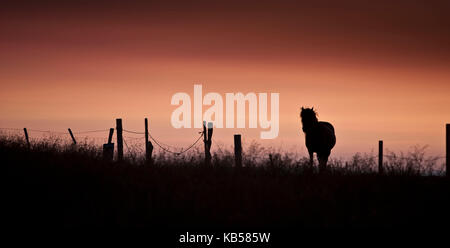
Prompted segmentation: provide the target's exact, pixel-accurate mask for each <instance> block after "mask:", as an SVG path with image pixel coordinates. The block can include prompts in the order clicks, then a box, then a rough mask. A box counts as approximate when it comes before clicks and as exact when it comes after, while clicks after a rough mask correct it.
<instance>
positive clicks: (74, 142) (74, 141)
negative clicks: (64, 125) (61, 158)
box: [68, 128, 77, 145]
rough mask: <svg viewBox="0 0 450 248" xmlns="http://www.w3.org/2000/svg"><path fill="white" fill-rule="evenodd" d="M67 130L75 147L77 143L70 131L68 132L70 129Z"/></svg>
mask: <svg viewBox="0 0 450 248" xmlns="http://www.w3.org/2000/svg"><path fill="white" fill-rule="evenodd" d="M68 130H69V134H70V137H72V141H73V144H74V145H76V144H77V141H76V140H75V137H74V136H73V133H72V130H70V128H69V129H68Z"/></svg>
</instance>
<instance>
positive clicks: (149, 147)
mask: <svg viewBox="0 0 450 248" xmlns="http://www.w3.org/2000/svg"><path fill="white" fill-rule="evenodd" d="M152 153H153V144H152V142H151V141H148V119H147V118H145V161H146V162H147V163H148V164H152V163H153V161H152Z"/></svg>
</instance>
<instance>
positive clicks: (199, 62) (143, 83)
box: [0, 0, 450, 157]
mask: <svg viewBox="0 0 450 248" xmlns="http://www.w3.org/2000/svg"><path fill="white" fill-rule="evenodd" d="M362 2H364V3H362ZM372 2H373V3H370V4H369V3H366V2H365V1H331V0H330V1H304V2H302V1H220V2H219V1H217V2H216V1H193V2H192V1H181V0H180V1H160V2H158V1H142V2H139V1H126V3H125V1H123V2H121V1H11V2H10V3H2V6H1V7H0V85H1V91H0V127H9V128H11V127H12V128H23V127H27V128H30V129H33V128H34V129H43V130H54V131H60V132H65V131H66V130H67V128H68V127H70V128H72V130H74V131H84V130H95V129H107V128H109V127H114V125H115V121H114V119H115V118H117V117H121V118H123V121H124V128H125V129H131V130H139V131H142V130H143V118H144V117H148V118H149V119H150V132H151V133H152V134H153V135H154V136H155V137H156V138H158V139H160V140H161V141H163V142H165V143H168V144H171V145H179V146H186V145H189V144H190V143H192V141H193V140H195V138H196V137H197V135H198V134H197V133H198V131H200V130H197V129H174V128H173V127H172V126H171V124H170V116H171V113H172V111H173V110H174V109H175V108H176V107H175V106H172V105H171V104H170V100H171V97H172V95H173V94H175V93H177V92H186V93H189V94H190V95H191V98H193V86H194V84H202V85H203V93H206V92H218V93H220V94H222V95H223V96H224V95H225V93H228V92H233V93H235V92H243V93H248V92H268V93H270V92H278V93H280V133H279V136H278V138H277V139H274V140H260V139H259V133H260V131H261V129H259V128H258V129H256V130H251V129H248V128H247V129H215V133H214V136H213V149H214V148H215V147H214V146H215V145H216V147H217V145H223V146H228V145H231V142H232V140H233V137H232V134H234V133H241V134H242V135H243V138H244V142H246V144H248V143H250V142H251V141H252V140H255V141H257V142H260V143H261V144H263V145H265V146H273V147H278V148H279V147H281V148H283V149H286V150H295V151H297V152H299V153H304V154H305V155H306V148H305V146H304V135H303V133H302V132H301V126H300V125H301V124H300V118H299V109H300V107H301V106H308V107H310V106H314V107H315V109H317V110H318V113H319V120H325V121H329V122H331V123H332V124H333V125H334V126H335V129H336V136H337V145H336V147H335V149H334V150H333V152H332V157H333V156H334V157H339V156H348V155H351V154H354V153H356V152H370V151H371V150H374V151H375V152H376V149H377V145H378V140H379V139H383V140H384V142H385V147H386V148H387V149H389V150H392V151H400V150H403V151H406V150H408V149H409V148H410V147H411V146H413V145H416V144H420V145H429V146H430V147H429V152H430V153H431V154H436V155H443V154H444V151H445V137H444V135H445V123H450V108H449V106H450V97H449V96H450V70H449V68H450V15H449V14H448V13H450V12H449V11H450V3H449V2H448V1H395V3H391V1H372ZM203 109H204V110H205V109H206V107H204V108H203ZM31 135H34V134H33V133H31ZM95 135H100V136H101V137H106V135H107V134H106V133H105V134H95ZM67 137H68V136H67ZM133 137H136V135H135V136H133Z"/></svg>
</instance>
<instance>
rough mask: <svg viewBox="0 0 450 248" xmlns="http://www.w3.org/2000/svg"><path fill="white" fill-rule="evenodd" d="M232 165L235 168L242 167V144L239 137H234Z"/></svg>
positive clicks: (236, 135)
mask: <svg viewBox="0 0 450 248" xmlns="http://www.w3.org/2000/svg"><path fill="white" fill-rule="evenodd" d="M234 163H235V166H236V167H242V143H241V135H240V134H235V135H234Z"/></svg>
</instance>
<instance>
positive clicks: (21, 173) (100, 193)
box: [0, 136, 450, 228]
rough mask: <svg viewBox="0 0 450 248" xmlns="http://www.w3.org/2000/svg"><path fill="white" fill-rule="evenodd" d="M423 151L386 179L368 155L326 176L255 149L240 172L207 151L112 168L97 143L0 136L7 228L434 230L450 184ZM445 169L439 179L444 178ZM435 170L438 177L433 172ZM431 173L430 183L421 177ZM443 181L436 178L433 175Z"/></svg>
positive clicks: (393, 162)
mask: <svg viewBox="0 0 450 248" xmlns="http://www.w3.org/2000/svg"><path fill="white" fill-rule="evenodd" d="M424 151H425V148H417V150H416V151H415V152H414V151H412V152H411V153H408V154H395V153H392V152H390V153H388V154H389V157H388V159H387V161H386V168H387V170H386V175H383V176H379V175H377V173H376V168H377V162H376V158H375V157H374V156H371V155H370V154H356V155H355V156H354V157H353V158H352V159H351V160H350V161H340V160H331V161H330V162H329V165H330V170H329V173H327V174H325V175H320V174H318V173H316V171H315V169H312V168H310V167H309V166H308V160H309V159H308V158H296V157H295V156H293V155H292V154H289V153H286V154H281V153H279V152H278V153H277V152H270V151H268V150H267V149H265V148H262V147H260V146H259V145H258V144H256V143H253V144H251V145H250V147H248V148H247V149H246V152H245V153H244V167H243V168H235V167H233V163H234V157H233V154H232V152H230V151H228V150H222V149H219V150H218V151H217V152H215V153H214V154H213V158H212V166H205V165H204V164H203V158H202V155H201V151H193V152H191V153H188V154H184V155H180V156H173V155H171V154H167V153H158V154H155V156H154V157H155V163H154V165H153V166H147V165H145V163H144V161H143V160H142V158H141V157H140V156H139V155H138V153H137V152H134V153H133V151H131V152H130V153H129V154H128V155H127V156H126V159H125V160H124V161H123V162H114V161H112V162H107V161H103V160H102V158H101V150H100V149H99V148H98V147H97V146H95V145H92V144H87V143H81V144H79V145H77V146H73V145H70V144H62V143H61V142H60V140H58V139H43V140H40V141H39V142H34V143H33V144H32V147H31V149H28V148H27V146H26V144H25V143H24V142H23V139H22V138H20V137H18V136H3V137H1V138H0V157H1V161H2V163H1V164H2V167H3V170H4V171H6V173H5V175H6V177H5V179H4V182H5V183H6V184H5V185H6V194H5V195H4V201H3V202H4V205H5V206H6V210H5V211H3V214H4V216H3V218H2V220H3V223H4V225H7V226H16V227H23V226H27V227H30V226H36V227H39V226H42V225H46V226H52V227H103V226H107V227H116V226H117V227H157V228H184V227H198V228H212V227H218V228H226V227H270V228H276V227H280V228H284V227H286V228H287V227H289V228H302V227H375V226H377V227H378V226H380V227H401V226H402V227H413V226H417V227H425V226H427V227H430V226H437V225H440V224H446V223H448V221H449V220H450V214H449V213H450V211H448V209H449V207H450V201H449V200H450V199H449V198H450V194H449V193H450V187H449V180H448V179H447V178H445V177H442V176H439V175H442V166H438V165H437V160H436V159H435V158H427V157H426V156H425V152H424ZM269 153H270V154H271V159H269ZM439 169H440V171H439ZM436 171H437V172H436ZM424 175H425V176H424ZM436 175H437V176H436Z"/></svg>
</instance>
